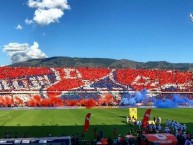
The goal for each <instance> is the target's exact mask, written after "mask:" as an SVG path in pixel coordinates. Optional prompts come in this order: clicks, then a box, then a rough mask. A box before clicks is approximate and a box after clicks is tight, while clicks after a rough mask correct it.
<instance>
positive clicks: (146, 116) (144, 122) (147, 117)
mask: <svg viewBox="0 0 193 145" xmlns="http://www.w3.org/2000/svg"><path fill="white" fill-rule="evenodd" d="M150 113H151V109H148V110H147V111H146V112H145V114H144V116H143V120H142V128H147V125H148V121H149V118H150Z"/></svg>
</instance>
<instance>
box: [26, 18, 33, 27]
mask: <svg viewBox="0 0 193 145" xmlns="http://www.w3.org/2000/svg"><path fill="white" fill-rule="evenodd" d="M33 23H34V22H33V20H30V19H28V18H27V19H25V24H26V25H31V24H33Z"/></svg>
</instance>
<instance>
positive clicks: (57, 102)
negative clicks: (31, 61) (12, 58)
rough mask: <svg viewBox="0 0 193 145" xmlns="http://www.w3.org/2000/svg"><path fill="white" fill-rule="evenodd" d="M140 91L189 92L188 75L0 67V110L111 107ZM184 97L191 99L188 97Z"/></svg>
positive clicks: (189, 75) (178, 72)
mask: <svg viewBox="0 0 193 145" xmlns="http://www.w3.org/2000/svg"><path fill="white" fill-rule="evenodd" d="M143 89H146V90H147V91H149V92H163V93H167V92H170V93H172V92H173V93H175V92H177V93H180V92H187V93H189V92H192V91H193V81H192V72H188V71H187V72H180V71H177V70H158V69H154V70H146V69H107V68H44V67H39V68H34V67H0V106H3V107H10V106H31V107H35V106H44V107H46V106H86V105H87V106H93V105H91V104H92V103H93V104H94V105H115V104H119V103H120V100H121V98H122V96H123V94H124V93H127V92H135V91H141V90H143ZM107 96H108V97H107ZM109 96H111V97H109ZM187 96H188V97H189V98H192V95H186V97H187ZM96 100H97V101H96ZM88 104H89V105H88Z"/></svg>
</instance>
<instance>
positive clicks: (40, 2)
mask: <svg viewBox="0 0 193 145" xmlns="http://www.w3.org/2000/svg"><path fill="white" fill-rule="evenodd" d="M28 6H29V7H30V8H35V9H36V10H35V13H34V17H33V21H34V22H36V23H37V24H39V25H49V24H50V23H54V22H59V19H60V18H61V17H62V16H63V15H64V11H65V10H68V9H70V6H69V5H68V2H67V0H29V1H28Z"/></svg>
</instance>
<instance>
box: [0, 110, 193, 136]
mask: <svg viewBox="0 0 193 145" xmlns="http://www.w3.org/2000/svg"><path fill="white" fill-rule="evenodd" d="M128 110H129V109H128V108H124V109H118V108H116V109H115V108H111V109H62V110H61V109H60V110H57V109H54V110H0V137H3V135H4V134H5V132H6V133H9V134H10V135H11V136H12V137H13V136H14V134H15V133H16V132H17V134H18V137H23V135H24V134H25V133H27V134H28V136H29V137H42V136H47V134H48V133H50V134H52V136H61V135H73V134H77V133H78V134H81V133H82V132H83V126H84V120H85V116H86V114H87V113H91V118H90V128H89V131H88V132H86V133H85V139H94V133H93V129H94V128H97V131H100V130H102V131H103V133H104V136H107V137H113V130H114V128H117V132H118V134H121V135H125V134H127V133H128V132H129V131H130V130H131V129H132V130H133V129H134V127H133V126H132V125H128V124H126V116H128V112H129V111H128ZM145 111H146V109H138V120H141V119H142V117H143V115H144V113H145ZM157 116H160V117H161V118H162V123H163V124H165V121H166V119H171V120H175V121H177V122H180V123H183V124H186V125H187V128H188V131H190V132H193V109H191V108H187V109H185V108H183V109H182V108H180V109H177V108H175V109H168V108H167V109H152V112H151V120H152V119H153V117H157Z"/></svg>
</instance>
